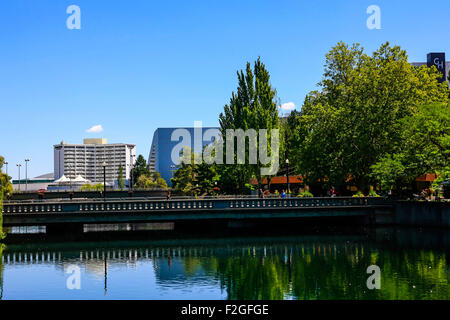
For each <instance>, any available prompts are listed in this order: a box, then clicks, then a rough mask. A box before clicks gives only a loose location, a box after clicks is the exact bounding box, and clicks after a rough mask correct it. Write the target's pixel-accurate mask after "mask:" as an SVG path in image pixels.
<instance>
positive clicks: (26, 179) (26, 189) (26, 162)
mask: <svg viewBox="0 0 450 320" xmlns="http://www.w3.org/2000/svg"><path fill="white" fill-rule="evenodd" d="M29 161H30V159H25V191H28V162H29Z"/></svg>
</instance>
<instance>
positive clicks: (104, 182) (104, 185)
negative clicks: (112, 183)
mask: <svg viewBox="0 0 450 320" xmlns="http://www.w3.org/2000/svg"><path fill="white" fill-rule="evenodd" d="M102 166H103V201H106V166H107V164H106V162H104V161H103V163H102Z"/></svg>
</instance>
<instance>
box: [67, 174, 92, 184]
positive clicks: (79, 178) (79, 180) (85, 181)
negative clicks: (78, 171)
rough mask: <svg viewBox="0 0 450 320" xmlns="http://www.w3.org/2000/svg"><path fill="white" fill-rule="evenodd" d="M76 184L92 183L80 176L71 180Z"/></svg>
mask: <svg viewBox="0 0 450 320" xmlns="http://www.w3.org/2000/svg"><path fill="white" fill-rule="evenodd" d="M71 181H72V182H75V183H91V182H90V181H89V180H87V179H85V178H83V177H82V176H80V175H78V176H77V177H76V178H75V179H73V180H71Z"/></svg>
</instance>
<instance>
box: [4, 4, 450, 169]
mask: <svg viewBox="0 0 450 320" xmlns="http://www.w3.org/2000/svg"><path fill="white" fill-rule="evenodd" d="M72 4H76V5H78V6H79V7H80V8H81V30H69V29H67V27H66V19H67V18H68V16H69V15H68V14H67V13H66V8H67V7H68V6H69V5H72ZM372 4H376V5H378V6H380V8H381V26H382V29H381V30H369V29H368V28H367V27H366V20H367V18H368V14H367V13H366V9H367V7H368V6H369V5H372ZM449 17H450V1H448V0H437V1H432V2H426V1H423V0H420V1H415V0H395V1H392V0H389V1H374V0H370V1H365V0H333V1H331V0H330V1H303V0H302V1H300V0H297V1H262V0H259V1H247V0H245V1H243V0H237V1H234V0H226V1H213V0H205V1H177V0H174V1H158V2H156V1H149V0H142V1H125V0H120V1H119V0H114V1H113V0H110V1H100V0H96V1H92V0H89V1H85V0H71V1H61V0H58V1H57V0H39V1H33V0H27V1H25V0H4V1H2V3H1V6H0V112H1V117H0V119H1V120H2V121H1V123H2V125H1V128H2V137H1V138H0V154H1V155H3V156H4V157H5V158H6V160H7V161H8V162H9V163H10V165H9V173H10V175H12V176H13V178H16V177H17V168H16V166H15V164H16V163H19V162H21V163H24V161H23V159H25V158H26V157H28V158H31V159H32V161H31V165H30V168H29V177H32V176H36V175H40V174H43V173H48V172H52V171H53V144H56V143H59V142H60V141H61V140H65V141H67V142H69V143H81V142H82V139H83V138H85V137H105V138H107V139H108V141H109V142H127V143H134V144H136V145H137V152H138V153H142V154H144V155H145V157H146V158H147V156H148V151H149V149H150V144H151V139H152V135H153V132H154V130H155V129H156V128H157V127H172V126H192V125H193V122H194V121H195V120H200V121H203V124H204V125H205V126H216V125H218V121H217V119H218V115H219V113H220V112H221V111H222V109H223V106H224V104H225V103H227V102H228V100H229V97H230V95H231V92H232V91H233V90H235V88H236V85H237V81H236V70H238V69H241V68H243V67H244V66H245V63H246V61H254V60H255V59H256V58H257V57H258V56H261V58H262V60H263V62H264V63H265V64H266V66H267V68H268V69H269V71H270V73H271V82H272V84H273V86H274V87H275V88H276V89H277V91H278V97H279V98H280V100H281V102H282V103H287V102H294V103H295V105H296V106H297V108H299V107H300V106H301V104H302V102H303V99H304V97H305V95H306V94H307V93H308V92H309V91H311V90H314V89H316V83H317V82H319V81H320V80H321V77H322V71H323V64H324V55H325V53H326V52H327V51H328V50H329V49H330V48H331V47H332V46H333V45H335V44H336V43H337V42H338V41H340V40H343V41H345V42H348V43H353V42H359V43H361V44H362V45H363V46H364V47H365V48H366V49H367V51H369V52H372V51H373V50H374V49H376V48H377V47H379V45H380V44H381V43H383V42H385V41H390V42H391V43H392V44H398V45H401V46H402V47H403V48H404V49H406V50H407V51H408V54H409V56H410V61H425V60H426V54H427V53H428V52H430V51H439V52H441V51H445V52H447V55H450V37H449V31H450V28H449V27H450V23H449V20H448V19H449ZM447 60H450V58H449V57H448V59H447ZM98 124H101V125H102V127H103V129H104V131H103V132H101V133H87V132H86V130H87V129H89V128H91V127H92V126H94V125H98ZM23 176H24V173H23V171H22V177H23Z"/></svg>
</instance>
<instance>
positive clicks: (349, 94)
mask: <svg viewBox="0 0 450 320" xmlns="http://www.w3.org/2000/svg"><path fill="white" fill-rule="evenodd" d="M438 78H439V73H438V72H437V70H436V68H435V67H432V68H428V67H426V66H422V67H419V68H417V67H414V66H412V65H411V64H410V63H409V62H408V59H407V55H406V52H405V51H404V50H402V49H401V48H400V47H398V46H390V44H389V43H385V44H383V45H382V46H381V47H380V48H379V49H378V50H377V51H375V52H374V53H373V54H372V55H368V54H366V53H365V52H364V49H363V48H362V47H361V46H360V45H359V44H354V45H353V46H351V47H350V46H348V45H347V44H345V43H342V42H340V43H338V44H337V45H336V46H335V47H334V48H332V49H331V51H330V52H329V53H328V54H327V55H326V63H325V72H324V77H323V80H322V81H321V82H320V84H319V85H320V87H321V90H320V91H315V92H312V93H311V94H310V95H308V97H307V98H306V99H305V103H304V105H303V108H302V116H301V118H300V121H299V125H298V127H297V130H296V132H295V136H296V137H295V140H296V142H295V147H294V148H293V149H294V150H293V152H294V153H295V155H294V157H295V163H296V169H297V171H298V172H299V173H302V174H304V175H305V176H306V178H307V179H308V180H309V181H310V182H316V181H318V180H319V179H325V180H326V181H327V182H328V184H332V185H335V186H343V184H344V183H345V182H346V180H347V179H348V178H351V179H352V182H353V183H354V184H356V185H357V186H358V187H359V189H360V190H367V189H368V187H369V184H370V173H371V166H372V165H374V164H375V163H377V162H378V161H379V160H380V159H381V158H382V157H384V156H385V155H387V154H393V153H395V151H396V149H397V148H398V146H399V145H401V144H402V141H403V139H404V136H403V128H404V127H403V125H402V122H401V121H402V119H404V118H405V117H408V116H411V115H413V114H415V113H416V112H417V110H418V107H419V106H421V105H427V104H432V103H445V104H447V101H448V88H447V85H446V84H439V83H438V81H437V79H438Z"/></svg>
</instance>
